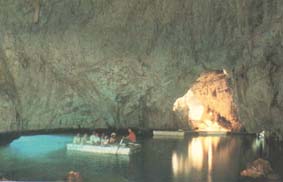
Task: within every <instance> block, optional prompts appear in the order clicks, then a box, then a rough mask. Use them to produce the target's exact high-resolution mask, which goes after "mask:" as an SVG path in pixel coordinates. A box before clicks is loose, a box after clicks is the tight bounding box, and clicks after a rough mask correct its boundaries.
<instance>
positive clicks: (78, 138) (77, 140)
mask: <svg viewBox="0 0 283 182" xmlns="http://www.w3.org/2000/svg"><path fill="white" fill-rule="evenodd" d="M73 143H74V144H80V143H81V136H80V134H79V133H78V134H77V135H76V136H75V137H74V139H73Z"/></svg>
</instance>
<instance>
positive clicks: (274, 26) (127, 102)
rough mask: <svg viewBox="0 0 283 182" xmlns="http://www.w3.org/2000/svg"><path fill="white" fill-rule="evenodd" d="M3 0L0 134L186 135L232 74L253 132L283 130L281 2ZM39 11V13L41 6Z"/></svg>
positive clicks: (240, 110)
mask: <svg viewBox="0 0 283 182" xmlns="http://www.w3.org/2000/svg"><path fill="white" fill-rule="evenodd" d="M39 2H40V4H38V1H34V0H21V1H17V0H10V1H6V0H0V63H1V68H0V76H1V77H0V82H1V83H0V84H1V87H0V93H1V95H0V101H1V102H0V103H1V104H0V112H1V117H0V123H1V129H0V131H2V132H3V131H15V130H36V129H42V128H46V129H52V128H72V127H74V128H77V127H108V126H114V127H127V126H134V127H141V128H168V129H173V128H180V127H181V128H184V127H186V126H187V123H185V122H184V121H182V120H179V119H178V117H176V115H175V114H174V112H173V111H172V107H173V103H174V102H175V100H176V99H177V98H178V97H180V96H182V95H184V93H186V92H187V90H188V89H189V88H190V87H191V86H192V83H193V82H194V81H195V79H196V78H198V77H199V75H200V74H201V73H203V72H205V71H212V70H222V69H226V70H227V71H228V73H229V74H230V75H231V84H232V86H231V88H232V90H233V96H234V101H235V104H236V107H237V111H238V114H239V120H240V122H241V123H243V125H244V126H245V127H246V129H247V131H250V132H253V131H260V130H262V129H268V130H273V131H275V130H278V131H277V132H278V133H280V132H281V133H282V131H283V121H282V119H283V118H282V114H281V113H282V110H283V89H282V88H283V82H282V81H283V77H282V75H283V74H282V71H283V68H282V64H283V61H282V57H283V56H282V54H283V52H282V43H283V42H282V40H283V39H282V28H283V25H282V13H283V11H282V9H283V1H281V0H248V1H247V0H230V1H222V0H215V1H207V0H198V1H195V0H176V1H172V0H136V1H132V0H116V1H114V0H103V1H101V0H60V1H58V0H40V1H39ZM38 7H39V9H38Z"/></svg>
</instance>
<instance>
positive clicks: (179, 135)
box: [153, 130, 185, 138]
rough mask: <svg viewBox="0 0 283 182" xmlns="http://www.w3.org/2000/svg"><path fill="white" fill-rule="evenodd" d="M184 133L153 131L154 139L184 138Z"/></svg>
mask: <svg viewBox="0 0 283 182" xmlns="http://www.w3.org/2000/svg"><path fill="white" fill-rule="evenodd" d="M184 136H185V131H162V130H153V137H154V138H184Z"/></svg>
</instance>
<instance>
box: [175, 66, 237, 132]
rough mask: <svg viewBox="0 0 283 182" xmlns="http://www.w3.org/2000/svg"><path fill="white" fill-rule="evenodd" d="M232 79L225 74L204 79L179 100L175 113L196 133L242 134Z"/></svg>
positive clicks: (222, 71)
mask: <svg viewBox="0 0 283 182" xmlns="http://www.w3.org/2000/svg"><path fill="white" fill-rule="evenodd" d="M229 83H230V77H229V75H228V74H227V72H226V71H225V70H221V71H211V72H206V73H203V74H201V75H200V77H199V78H198V79H197V80H196V81H195V82H194V83H193V85H192V87H191V88H189V90H188V92H187V93H186V94H185V95H184V96H183V97H180V98H178V99H177V100H176V101H175V103H174V106H173V111H174V112H175V113H176V114H177V115H178V116H179V117H180V118H181V119H182V120H184V121H185V122H187V123H188V125H189V126H190V127H191V128H192V129H193V130H195V131H239V130H240V128H241V124H240V122H239V120H238V117H237V113H236V107H235V105H234V102H233V95H232V94H233V92H232V88H231V86H230V84H229Z"/></svg>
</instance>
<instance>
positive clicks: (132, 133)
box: [127, 128, 137, 143]
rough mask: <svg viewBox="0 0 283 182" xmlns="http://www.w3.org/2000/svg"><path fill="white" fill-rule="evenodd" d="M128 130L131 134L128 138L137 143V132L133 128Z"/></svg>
mask: <svg viewBox="0 0 283 182" xmlns="http://www.w3.org/2000/svg"><path fill="white" fill-rule="evenodd" d="M128 132H129V135H128V136H127V139H128V140H129V141H130V142H133V143H135V142H136V140H137V137H136V134H135V133H134V132H133V131H132V129H131V128H129V129H128Z"/></svg>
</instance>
